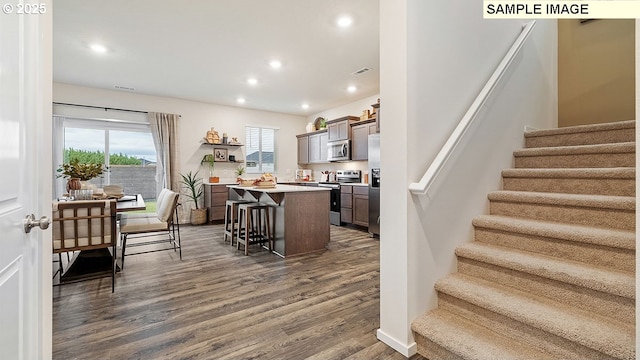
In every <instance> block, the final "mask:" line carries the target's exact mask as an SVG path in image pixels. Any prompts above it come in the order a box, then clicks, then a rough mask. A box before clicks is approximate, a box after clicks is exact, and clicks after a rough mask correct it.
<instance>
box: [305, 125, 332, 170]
mask: <svg viewBox="0 0 640 360" xmlns="http://www.w3.org/2000/svg"><path fill="white" fill-rule="evenodd" d="M328 137H329V135H328V134H327V132H326V131H323V132H320V133H314V134H311V135H309V163H312V164H316V163H326V162H327V141H328Z"/></svg>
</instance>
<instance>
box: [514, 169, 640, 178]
mask: <svg viewBox="0 0 640 360" xmlns="http://www.w3.org/2000/svg"><path fill="white" fill-rule="evenodd" d="M502 176H503V177H517V178H529V177H536V178H573V179H592V178H598V179H635V178H636V168H631V167H620V168H574V169H567V168H540V169H527V168H519V169H505V170H502Z"/></svg>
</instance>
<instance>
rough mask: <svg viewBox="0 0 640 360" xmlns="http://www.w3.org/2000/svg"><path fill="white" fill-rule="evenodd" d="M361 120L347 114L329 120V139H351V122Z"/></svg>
mask: <svg viewBox="0 0 640 360" xmlns="http://www.w3.org/2000/svg"><path fill="white" fill-rule="evenodd" d="M358 120H360V118H358V117H355V116H345V117H342V118H339V119H333V120H329V121H327V131H328V133H329V137H328V141H339V140H348V139H351V126H350V125H351V123H352V122H355V121H358Z"/></svg>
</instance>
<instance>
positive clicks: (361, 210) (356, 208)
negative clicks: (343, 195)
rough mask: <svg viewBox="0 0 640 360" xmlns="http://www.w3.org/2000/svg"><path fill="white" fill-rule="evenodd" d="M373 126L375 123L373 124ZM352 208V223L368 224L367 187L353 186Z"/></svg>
mask: <svg viewBox="0 0 640 360" xmlns="http://www.w3.org/2000/svg"><path fill="white" fill-rule="evenodd" d="M373 126H374V128H375V123H374V124H373ZM351 205H352V210H353V223H354V224H356V225H360V226H366V227H368V226H369V187H368V186H354V187H353V200H352V202H351Z"/></svg>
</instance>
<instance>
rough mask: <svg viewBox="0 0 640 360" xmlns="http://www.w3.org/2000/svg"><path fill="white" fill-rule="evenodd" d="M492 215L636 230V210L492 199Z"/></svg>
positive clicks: (490, 209)
mask: <svg viewBox="0 0 640 360" xmlns="http://www.w3.org/2000/svg"><path fill="white" fill-rule="evenodd" d="M489 211H490V214H491V215H503V216H513V217H519V218H528V219H537V220H546V221H558V220H562V222H564V223H569V224H579V225H590V226H599V227H609V228H614V229H623V230H634V229H635V211H624V210H613V209H602V208H588V207H563V206H558V205H553V204H533V203H518V202H503V201H495V200H494V201H491V202H490V205H489Z"/></svg>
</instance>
